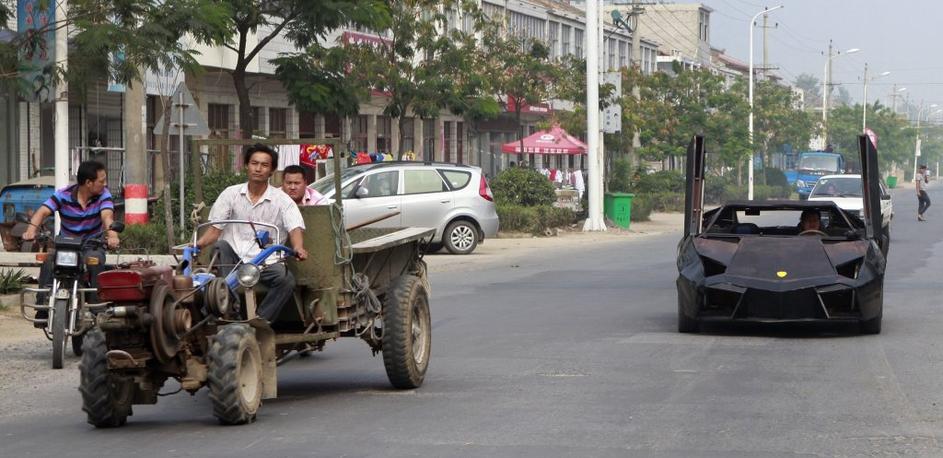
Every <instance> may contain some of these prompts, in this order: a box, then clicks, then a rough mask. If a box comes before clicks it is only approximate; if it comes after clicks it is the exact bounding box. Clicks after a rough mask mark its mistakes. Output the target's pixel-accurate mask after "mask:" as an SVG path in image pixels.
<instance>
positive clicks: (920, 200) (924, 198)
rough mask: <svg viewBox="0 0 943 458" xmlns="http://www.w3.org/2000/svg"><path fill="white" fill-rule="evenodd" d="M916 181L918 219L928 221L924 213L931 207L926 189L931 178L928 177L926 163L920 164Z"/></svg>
mask: <svg viewBox="0 0 943 458" xmlns="http://www.w3.org/2000/svg"><path fill="white" fill-rule="evenodd" d="M914 182H916V184H917V221H926V220H927V219H926V218H924V217H923V214H924V213H925V212H926V211H927V209H928V208H930V195H929V194H927V190H926V189H925V186H926V184H927V183H929V182H930V178H929V177H927V166H926V165H921V166H920V170H919V171H918V172H917V176H916V177H915V179H914Z"/></svg>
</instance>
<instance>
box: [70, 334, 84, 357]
mask: <svg viewBox="0 0 943 458" xmlns="http://www.w3.org/2000/svg"><path fill="white" fill-rule="evenodd" d="M84 340H85V334H79V335H77V336H72V354H74V355H75V356H82V341H84Z"/></svg>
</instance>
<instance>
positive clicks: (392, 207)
mask: <svg viewBox="0 0 943 458" xmlns="http://www.w3.org/2000/svg"><path fill="white" fill-rule="evenodd" d="M386 208H388V209H390V210H396V205H387V206H386Z"/></svg>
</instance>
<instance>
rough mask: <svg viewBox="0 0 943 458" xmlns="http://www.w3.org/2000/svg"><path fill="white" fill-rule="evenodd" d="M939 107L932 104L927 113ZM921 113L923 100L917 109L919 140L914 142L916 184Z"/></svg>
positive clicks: (914, 177)
mask: <svg viewBox="0 0 943 458" xmlns="http://www.w3.org/2000/svg"><path fill="white" fill-rule="evenodd" d="M937 106H939V105H937V104H935V103H931V104H930V105H928V106H927V112H929V111H930V109H931V108H936V107H937ZM921 113H923V101H922V100H921V101H920V108H918V109H917V138H916V139H915V141H914V174H913V180H914V182H916V181H917V161H919V160H920V159H919V158H920V115H921ZM927 117H928V118H929V114H928V115H927Z"/></svg>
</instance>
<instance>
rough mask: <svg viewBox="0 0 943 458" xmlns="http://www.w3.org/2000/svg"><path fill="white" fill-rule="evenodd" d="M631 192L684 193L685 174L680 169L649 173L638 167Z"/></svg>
mask: <svg viewBox="0 0 943 458" xmlns="http://www.w3.org/2000/svg"><path fill="white" fill-rule="evenodd" d="M631 192H635V193H639V194H653V193H665V192H668V193H684V175H682V174H681V172H680V171H678V170H662V171H659V172H654V173H647V172H646V171H645V170H644V169H638V170H636V173H635V175H634V176H633V177H632V188H631Z"/></svg>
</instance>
